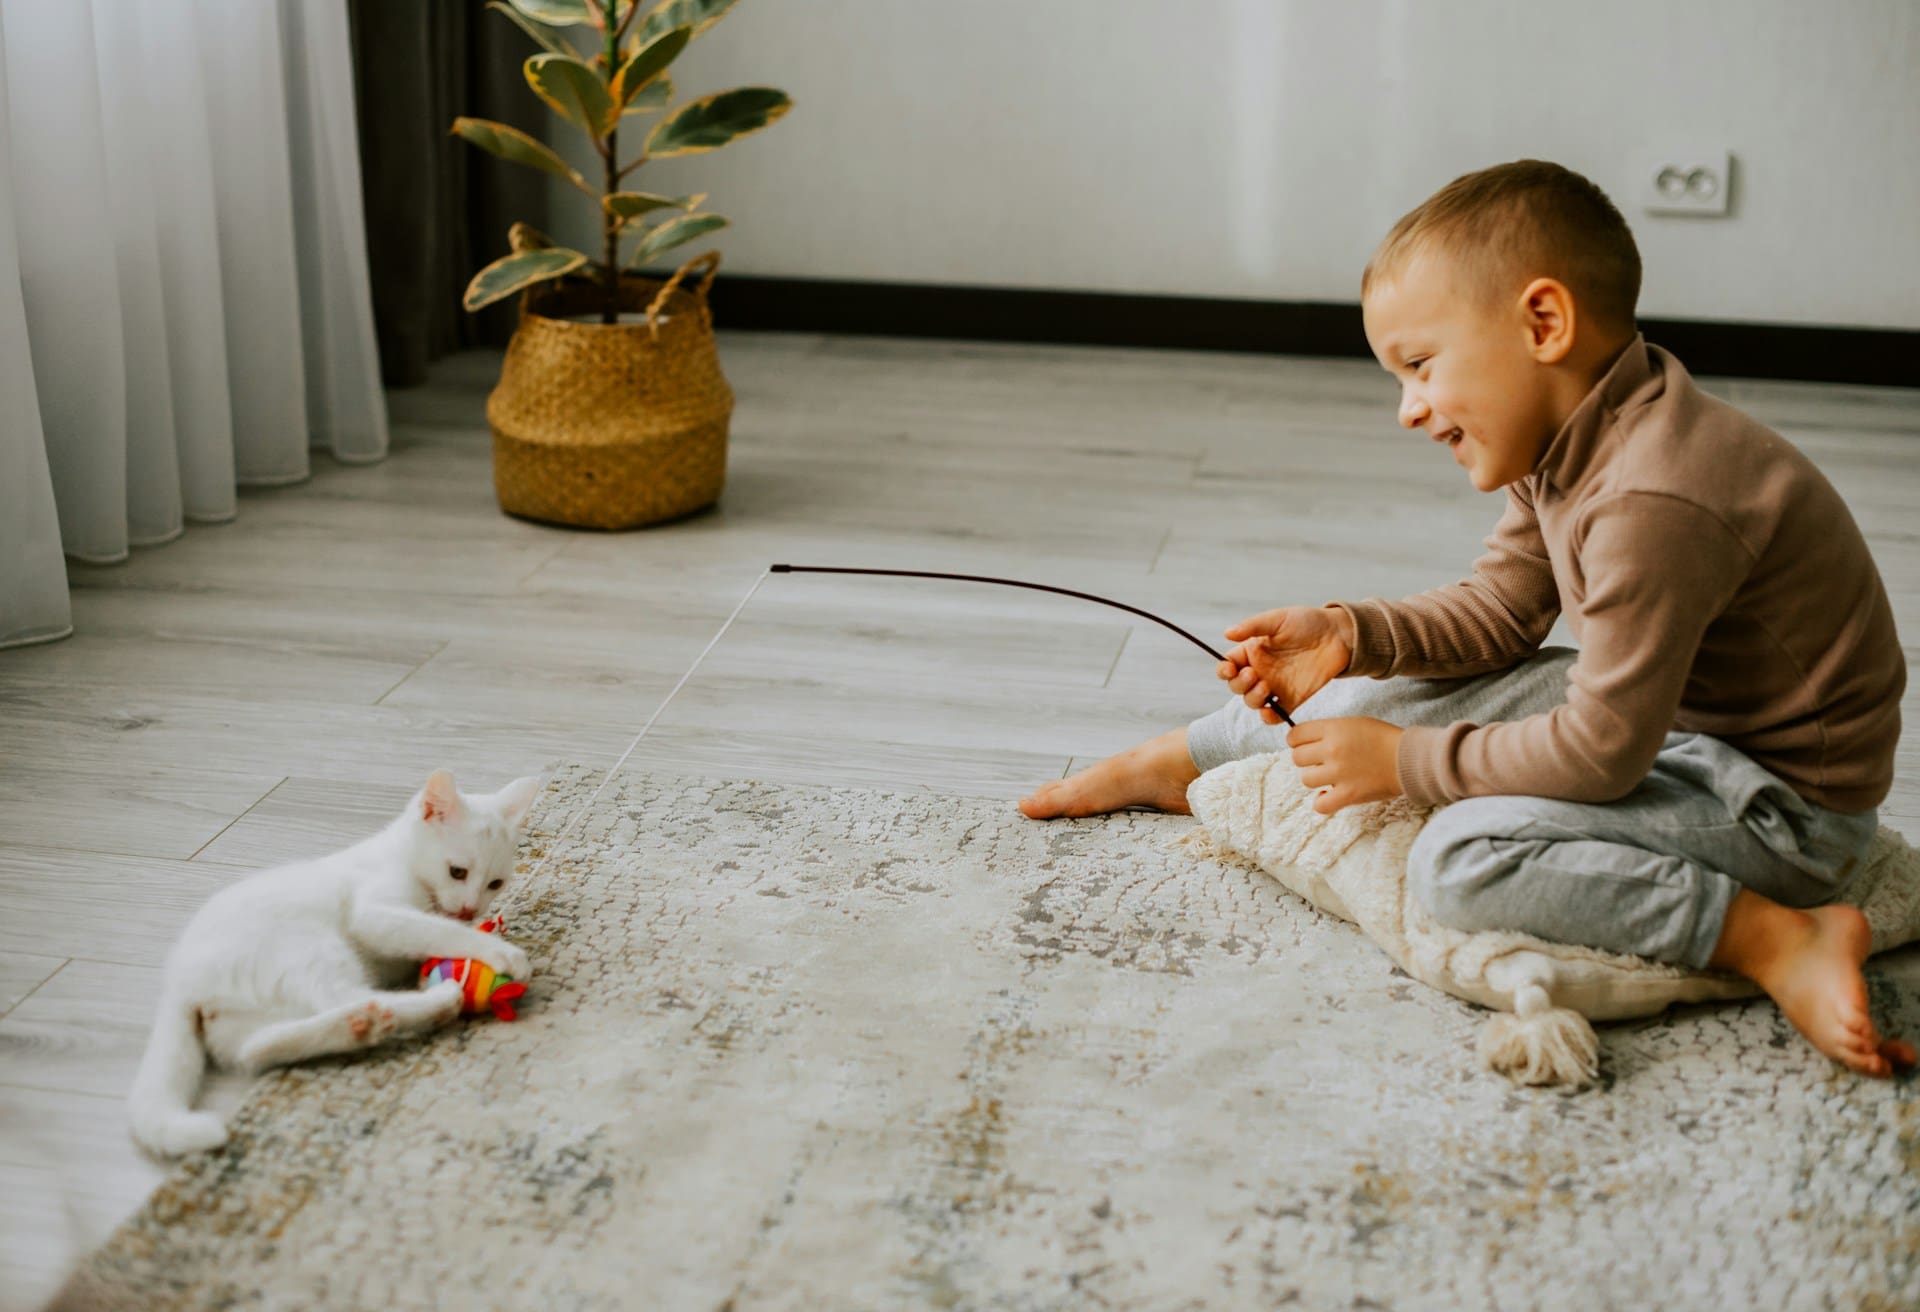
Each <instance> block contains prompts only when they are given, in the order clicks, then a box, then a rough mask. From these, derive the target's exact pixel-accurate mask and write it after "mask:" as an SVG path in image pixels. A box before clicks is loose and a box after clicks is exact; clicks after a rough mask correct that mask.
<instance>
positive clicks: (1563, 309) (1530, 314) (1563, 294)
mask: <svg viewBox="0 0 1920 1312" xmlns="http://www.w3.org/2000/svg"><path fill="white" fill-rule="evenodd" d="M1520 312H1521V314H1522V315H1523V316H1524V318H1525V320H1526V325H1527V334H1528V339H1529V341H1530V343H1531V345H1532V348H1533V358H1534V359H1536V360H1538V361H1539V362H1540V363H1541V364H1558V363H1560V361H1562V360H1564V359H1566V358H1567V354H1568V353H1569V352H1570V351H1572V350H1573V335H1574V330H1575V328H1576V327H1577V326H1578V324H1577V315H1578V311H1577V310H1576V308H1575V306H1574V303H1573V293H1572V292H1571V291H1569V290H1568V289H1567V285H1566V284H1565V283H1563V282H1561V281H1560V280H1559V279H1558V278H1535V279H1534V280H1533V281H1532V282H1530V283H1528V284H1527V286H1526V289H1525V290H1524V291H1522V292H1521V293H1520Z"/></svg>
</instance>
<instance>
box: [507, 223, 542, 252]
mask: <svg viewBox="0 0 1920 1312" xmlns="http://www.w3.org/2000/svg"><path fill="white" fill-rule="evenodd" d="M507 246H508V247H509V248H510V249H511V250H512V251H513V252H514V253H515V254H521V253H523V252H526V251H543V250H550V249H552V247H553V238H551V237H549V236H547V234H546V233H544V232H542V231H540V229H538V228H536V227H534V226H533V225H532V224H531V223H516V224H514V225H513V226H512V227H511V228H508V229H507Z"/></svg>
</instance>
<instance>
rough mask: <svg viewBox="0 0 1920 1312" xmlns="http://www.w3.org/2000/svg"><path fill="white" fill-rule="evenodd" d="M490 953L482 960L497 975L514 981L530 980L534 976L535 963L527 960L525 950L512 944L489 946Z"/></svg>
mask: <svg viewBox="0 0 1920 1312" xmlns="http://www.w3.org/2000/svg"><path fill="white" fill-rule="evenodd" d="M488 947H489V949H490V951H489V952H488V953H487V955H486V956H484V957H482V958H480V960H482V961H484V962H486V963H487V965H488V966H489V967H491V968H492V970H493V973H494V974H496V975H507V976H510V977H512V978H513V979H518V980H524V979H528V978H530V977H531V976H532V974H533V962H531V961H530V960H528V959H527V954H526V951H525V949H523V948H517V947H515V946H514V945H513V944H511V943H491V944H488Z"/></svg>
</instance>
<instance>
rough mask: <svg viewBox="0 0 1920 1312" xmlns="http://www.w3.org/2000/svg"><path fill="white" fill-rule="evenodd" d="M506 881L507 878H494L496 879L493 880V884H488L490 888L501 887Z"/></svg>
mask: <svg viewBox="0 0 1920 1312" xmlns="http://www.w3.org/2000/svg"><path fill="white" fill-rule="evenodd" d="M506 882H507V881H506V880H504V879H496V880H494V881H493V882H492V883H491V884H488V885H487V887H488V888H498V887H500V885H502V884H504V883H506Z"/></svg>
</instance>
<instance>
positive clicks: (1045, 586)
mask: <svg viewBox="0 0 1920 1312" xmlns="http://www.w3.org/2000/svg"><path fill="white" fill-rule="evenodd" d="M767 572H768V573H769V574H879V575H886V576H889V577H892V578H902V579H953V580H954V581H956V582H959V583H994V584H998V585H999V586H1001V587H1005V588H1027V589H1030V590H1031V591H1034V592H1053V593H1057V594H1059V595H1060V596H1062V597H1078V598H1079V599H1080V600H1081V601H1092V602H1097V603H1099V604H1100V605H1102V606H1111V607H1113V608H1114V609H1115V610H1124V611H1126V612H1127V613H1128V614H1130V615H1138V616H1139V617H1140V618H1141V619H1143V620H1152V621H1153V622H1154V623H1155V624H1158V625H1159V626H1160V627H1161V628H1163V629H1172V630H1173V631H1174V632H1175V633H1177V634H1179V635H1180V636H1181V637H1183V638H1185V639H1186V640H1187V641H1188V642H1190V643H1192V644H1193V645H1194V646H1196V647H1198V648H1199V649H1200V650H1201V651H1203V652H1205V653H1206V654H1207V655H1209V656H1211V657H1213V659H1214V660H1216V661H1224V660H1225V659H1226V657H1225V656H1223V655H1222V654H1221V653H1219V652H1217V651H1215V650H1214V649H1213V648H1212V647H1209V646H1208V645H1207V644H1206V643H1204V642H1202V641H1200V639H1198V638H1196V637H1194V636H1193V635H1192V634H1191V633H1188V632H1187V631H1186V630H1185V629H1183V628H1181V627H1180V626H1179V625H1178V624H1175V623H1174V622H1173V621H1172V620H1163V619H1161V618H1160V617H1159V616H1158V615H1155V614H1154V613H1153V612H1151V611H1145V610H1141V609H1140V608H1139V607H1138V606H1129V605H1127V603H1126V602H1124V601H1115V600H1113V598H1111V597H1096V596H1095V595H1094V594H1093V593H1091V592H1076V591H1074V590H1073V589H1072V588H1056V587H1054V586H1053V585H1052V584H1049V583H1027V582H1023V581H1022V580H1020V579H997V578H993V577H990V576H989V575H985V574H939V573H935V572H933V571H930V570H921V569H848V568H843V567H838V566H832V565H769V566H767ZM1266 707H1267V709H1268V710H1270V711H1272V712H1273V713H1274V714H1275V715H1277V716H1279V717H1280V718H1281V719H1283V720H1285V721H1286V722H1287V723H1288V724H1290V725H1291V724H1292V723H1293V717H1292V716H1290V715H1288V714H1287V712H1286V711H1285V709H1284V708H1282V707H1281V705H1280V699H1279V697H1277V696H1275V695H1273V694H1271V693H1269V694H1268V695H1267V701H1266Z"/></svg>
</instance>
